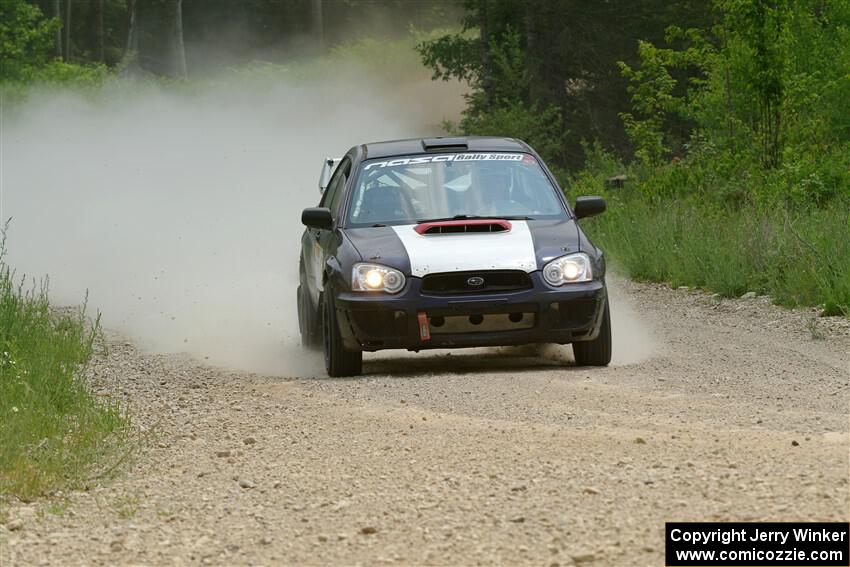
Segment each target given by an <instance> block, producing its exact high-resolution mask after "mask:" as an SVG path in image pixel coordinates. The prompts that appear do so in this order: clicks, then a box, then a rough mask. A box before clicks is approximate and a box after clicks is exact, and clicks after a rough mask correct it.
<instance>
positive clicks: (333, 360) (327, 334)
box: [322, 297, 363, 377]
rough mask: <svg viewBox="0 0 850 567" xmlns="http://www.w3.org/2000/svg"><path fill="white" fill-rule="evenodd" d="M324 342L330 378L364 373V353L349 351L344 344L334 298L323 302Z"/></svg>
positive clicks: (326, 366)
mask: <svg viewBox="0 0 850 567" xmlns="http://www.w3.org/2000/svg"><path fill="white" fill-rule="evenodd" d="M322 342H323V344H324V350H325V369H326V370H327V371H328V375H329V376H333V377H338V376H357V375H358V374H360V373H361V372H362V371H363V352H362V351H359V350H348V349H346V348H345V345H344V344H343V342H342V334H340V332H339V322H338V321H337V317H336V308H335V307H334V304H333V298H332V297H326V298H323V300H322Z"/></svg>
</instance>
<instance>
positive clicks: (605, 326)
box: [573, 301, 611, 366]
mask: <svg viewBox="0 0 850 567" xmlns="http://www.w3.org/2000/svg"><path fill="white" fill-rule="evenodd" d="M573 354H574V355H575V359H576V366H608V363H609V362H611V313H610V312H609V310H608V302H607V301H606V302H605V313H603V314H602V327H601V328H600V329H599V336H597V337H596V338H595V339H593V340H592V341H579V342H576V343H573Z"/></svg>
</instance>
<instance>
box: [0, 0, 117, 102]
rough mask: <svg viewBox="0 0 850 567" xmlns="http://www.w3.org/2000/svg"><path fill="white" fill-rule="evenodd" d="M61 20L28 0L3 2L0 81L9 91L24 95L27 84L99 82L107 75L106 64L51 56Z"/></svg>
mask: <svg viewBox="0 0 850 567" xmlns="http://www.w3.org/2000/svg"><path fill="white" fill-rule="evenodd" d="M60 26H61V24H60V22H59V20H57V19H55V18H53V19H46V18H45V17H44V15H43V14H42V13H41V10H39V9H38V7H36V6H33V5H31V4H28V3H27V2H26V1H25V0H3V1H2V2H0V69H2V73H0V85H2V89H3V91H4V92H6V93H7V94H12V95H22V93H23V91H24V90H25V85H27V84H31V83H36V84H45V83H47V84H65V85H75V86H91V85H99V84H100V83H101V82H102V81H103V80H104V78H105V77H106V76H107V75H108V72H107V69H106V67H105V66H104V65H99V64H94V65H77V64H73V63H64V62H62V61H59V60H55V59H52V58H51V55H50V52H51V49H52V45H53V38H54V34H55V33H56V30H58V29H59V27H60Z"/></svg>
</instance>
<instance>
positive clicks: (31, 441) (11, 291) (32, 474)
mask: <svg viewBox="0 0 850 567" xmlns="http://www.w3.org/2000/svg"><path fill="white" fill-rule="evenodd" d="M4 244H5V238H3V239H2V241H0V497H3V496H8V495H14V496H16V497H18V498H20V499H23V500H31V499H33V498H35V497H38V496H41V495H44V494H48V493H50V492H51V491H54V490H57V489H67V488H74V487H78V486H80V485H82V484H83V483H85V481H86V480H87V479H90V478H91V477H92V476H93V475H95V474H96V467H98V466H101V465H102V464H103V463H104V462H105V460H108V459H109V458H110V457H111V456H112V455H114V454H116V453H115V450H116V449H117V448H118V446H119V445H121V443H122V442H123V441H124V440H125V438H126V435H125V433H126V432H127V431H128V430H129V419H128V418H127V417H126V416H125V415H124V414H123V413H122V411H121V409H120V408H119V407H118V405H117V404H104V403H103V402H101V401H99V400H98V399H97V398H96V397H95V396H94V395H93V393H92V392H91V391H90V389H89V387H88V385H87V384H86V382H85V381H84V379H83V378H82V370H83V368H84V365H85V364H86V363H87V362H88V361H89V359H90V358H91V356H92V350H93V343H94V340H95V338H96V337H97V335H98V333H99V317H98V319H97V320H95V321H94V322H93V323H92V322H90V321H89V319H88V318H87V317H86V315H85V307H82V308H78V309H74V310H61V311H59V310H56V309H54V308H52V307H51V306H50V304H49V301H48V295H47V291H48V286H47V282H46V281H44V282H42V283H40V284H38V283H33V284H32V285H31V286H25V284H24V279H23V278H19V279H18V278H16V277H15V275H14V273H13V272H12V271H11V269H10V268H9V266H8V265H7V264H6V262H5V246H4Z"/></svg>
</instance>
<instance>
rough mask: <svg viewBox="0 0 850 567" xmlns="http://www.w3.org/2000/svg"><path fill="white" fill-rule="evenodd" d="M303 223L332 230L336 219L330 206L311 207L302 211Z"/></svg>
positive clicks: (311, 226)
mask: <svg viewBox="0 0 850 567" xmlns="http://www.w3.org/2000/svg"><path fill="white" fill-rule="evenodd" d="M301 224H303V225H304V226H309V227H310V228H318V229H322V230H330V229H331V228H333V225H334V219H333V216H331V210H330V209H329V208H327V207H310V208H309V209H304V210H303V211H301Z"/></svg>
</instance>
